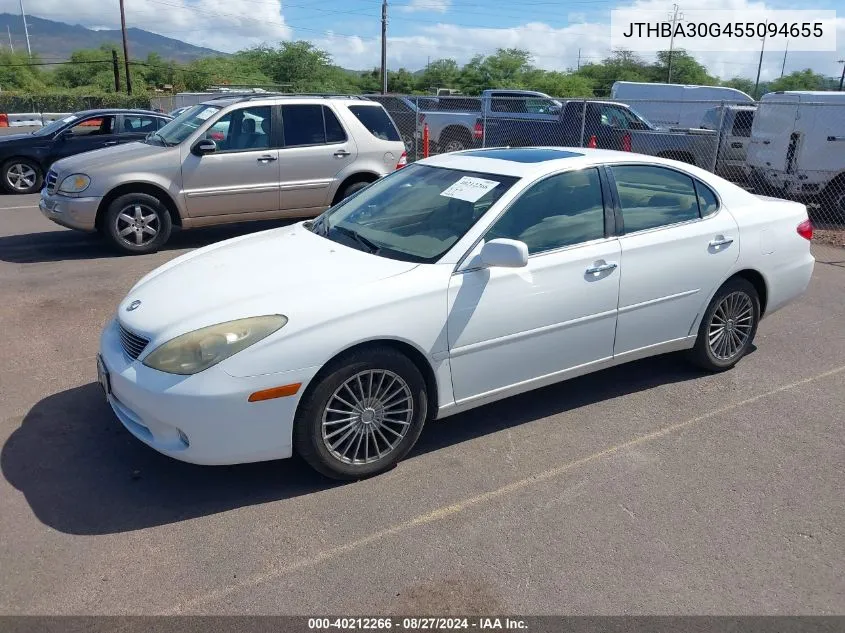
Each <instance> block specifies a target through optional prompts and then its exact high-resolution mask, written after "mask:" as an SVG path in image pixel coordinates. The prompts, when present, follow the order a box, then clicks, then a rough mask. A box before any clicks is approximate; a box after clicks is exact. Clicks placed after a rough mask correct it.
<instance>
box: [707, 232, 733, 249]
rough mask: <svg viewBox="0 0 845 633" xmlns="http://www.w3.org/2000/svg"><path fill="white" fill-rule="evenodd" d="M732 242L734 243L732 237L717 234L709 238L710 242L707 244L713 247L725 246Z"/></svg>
mask: <svg viewBox="0 0 845 633" xmlns="http://www.w3.org/2000/svg"><path fill="white" fill-rule="evenodd" d="M733 243H734V241H733V239H732V238H730V237H723V236H721V235H719V236H717V237H715V238H713V239H712V240H710V244H708V246H711V247H713V248H719V247H720V246H727V245H728V244H733Z"/></svg>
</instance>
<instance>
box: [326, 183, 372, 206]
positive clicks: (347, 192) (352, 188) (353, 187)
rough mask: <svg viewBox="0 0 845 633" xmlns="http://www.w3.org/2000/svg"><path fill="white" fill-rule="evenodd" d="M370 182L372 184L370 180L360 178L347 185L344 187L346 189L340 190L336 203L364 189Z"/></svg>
mask: <svg viewBox="0 0 845 633" xmlns="http://www.w3.org/2000/svg"><path fill="white" fill-rule="evenodd" d="M369 184H370V183H369V182H366V181H363V180H359V181H358V182H353V183H350V184H348V185H346V187H344V189H343V190H342V191H341V192H340V195H338V196H337V200H335V204H337V203H338V202H341V201H342V200H346V199H347V198H348V197H349V196H351V195H352V194H354V193H358V192H359V191H361V189H363V188H364V187H366V186H367V185H369Z"/></svg>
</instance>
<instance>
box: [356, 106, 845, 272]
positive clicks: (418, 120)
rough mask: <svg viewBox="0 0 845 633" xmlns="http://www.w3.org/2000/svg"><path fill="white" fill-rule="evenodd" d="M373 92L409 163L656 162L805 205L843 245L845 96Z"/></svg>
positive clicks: (819, 235)
mask: <svg viewBox="0 0 845 633" xmlns="http://www.w3.org/2000/svg"><path fill="white" fill-rule="evenodd" d="M367 96H368V98H370V99H373V100H374V101H378V102H380V103H381V104H382V105H383V106H384V107H385V109H386V110H387V111H388V113H389V114H390V116H391V117H392V118H393V120H394V122H395V123H396V126H397V128H398V129H399V132H400V134H401V136H402V139H403V141H404V142H405V146H406V149H407V152H408V160H409V162H412V161H414V160H419V159H421V158H423V157H425V156H432V155H435V154H439V153H445V152H453V151H460V150H463V149H470V148H481V147H529V146H550V145H551V146H563V147H595V148H599V149H613V150H619V151H627V152H632V153H640V154H647V155H651V156H659V157H663V158H669V159H673V160H678V161H681V162H684V163H689V164H692V165H695V166H697V167H700V168H702V169H705V170H707V171H710V172H713V173H716V174H717V175H719V176H721V177H722V178H725V179H726V180H729V181H731V182H733V183H735V184H736V185H738V186H740V187H743V188H744V189H746V190H748V191H750V192H752V193H754V194H757V195H762V196H771V197H776V198H785V199H789V200H795V201H798V202H801V203H803V204H805V205H807V209H808V211H809V214H810V218H811V219H812V221H813V224H814V226H815V229H816V230H815V236H814V242H816V243H817V244H819V245H825V246H830V247H845V99H842V100H841V101H839V102H838V103H830V102H822V101H818V102H815V101H812V97H811V101H809V102H804V101H802V102H800V103H798V102H797V101H789V100H787V98H784V100H782V101H781V100H772V101H769V100H764V101H762V102H758V103H740V102H737V103H733V102H726V101H676V102H671V101H644V100H643V101H626V102H624V103H623V102H617V101H610V100H602V99H568V98H544V97H541V96H528V97H526V96H510V95H508V94H507V91H502V92H501V93H494V94H493V95H492V97H491V98H488V99H485V100H484V101H482V99H481V98H479V97H466V96H448V97H431V96H415V95H367ZM841 255H842V252H841V251H836V253H835V255H834V257H838V259H839V260H841V259H842V257H841Z"/></svg>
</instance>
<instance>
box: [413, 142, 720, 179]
mask: <svg viewBox="0 0 845 633" xmlns="http://www.w3.org/2000/svg"><path fill="white" fill-rule="evenodd" d="M626 162H628V163H630V162H636V163H643V164H653V165H667V166H671V167H675V168H677V163H676V162H675V161H669V160H666V159H663V158H658V157H657V156H646V155H644V154H632V153H631V152H619V151H615V150H608V149H590V148H585V147H514V148H504V147H501V148H485V149H475V150H466V151H463V152H451V153H449V154H439V155H437V156H432V157H430V158H425V159H423V160H420V161H417V163H415V164H420V165H431V166H432V167H445V168H448V169H459V170H464V171H477V172H482V173H488V174H497V175H500V176H514V177H516V178H525V177H537V176H542V175H543V174H546V173H553V172H556V171H560V170H561V169H569V168H573V169H578V168H582V167H589V166H592V165H603V164H607V163H626ZM684 168H685V169H687V170H689V171H690V173H693V174H695V175H696V176H698V177H702V176H705V175H706V174H707V173H708V172H704V171H703V170H701V169H699V168H697V167H694V166H692V165H685V166H684Z"/></svg>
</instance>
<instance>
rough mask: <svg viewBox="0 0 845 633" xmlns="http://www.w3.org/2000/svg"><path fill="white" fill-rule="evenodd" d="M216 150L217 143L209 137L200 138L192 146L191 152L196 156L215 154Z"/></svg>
mask: <svg viewBox="0 0 845 633" xmlns="http://www.w3.org/2000/svg"><path fill="white" fill-rule="evenodd" d="M216 151H217V143H215V142H214V141H212V140H211V139H208V138H204V139H200V140H199V141H197V142H196V143H194V146H193V147H192V148H191V153H192V154H193V155H194V156H205V155H206V154H213V153H214V152H216Z"/></svg>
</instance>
